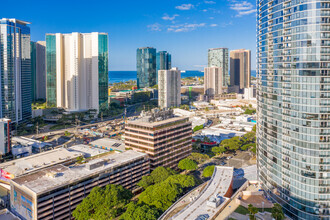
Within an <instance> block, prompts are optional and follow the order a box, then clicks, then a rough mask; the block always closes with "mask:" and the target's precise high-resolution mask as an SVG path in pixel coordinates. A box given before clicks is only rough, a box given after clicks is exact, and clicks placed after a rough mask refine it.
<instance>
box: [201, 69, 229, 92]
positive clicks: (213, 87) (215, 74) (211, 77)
mask: <svg viewBox="0 0 330 220" xmlns="http://www.w3.org/2000/svg"><path fill="white" fill-rule="evenodd" d="M223 80H224V78H223V74H222V68H220V67H206V68H204V93H205V95H207V96H208V97H214V96H215V95H220V94H222V93H223V92H224V86H223Z"/></svg>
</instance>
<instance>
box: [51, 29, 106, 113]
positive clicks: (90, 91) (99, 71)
mask: <svg viewBox="0 0 330 220" xmlns="http://www.w3.org/2000/svg"><path fill="white" fill-rule="evenodd" d="M46 64H47V65H46V71H47V91H46V93H47V105H48V106H55V107H62V108H65V109H67V110H69V111H84V110H89V109H95V110H97V111H102V110H103V109H105V108H107V107H108V34H106V33H98V32H93V33H87V34H81V33H72V34H59V33H57V34H47V35H46Z"/></svg>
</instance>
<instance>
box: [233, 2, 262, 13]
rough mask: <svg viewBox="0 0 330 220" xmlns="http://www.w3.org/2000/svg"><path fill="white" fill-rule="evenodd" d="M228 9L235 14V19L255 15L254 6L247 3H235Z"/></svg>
mask: <svg viewBox="0 0 330 220" xmlns="http://www.w3.org/2000/svg"><path fill="white" fill-rule="evenodd" d="M230 9H232V10H234V11H236V12H237V15H236V17H241V16H243V15H249V14H252V13H255V12H256V11H257V10H256V9H255V8H254V5H253V4H251V3H250V2H247V1H242V2H236V1H234V3H233V4H231V5H230Z"/></svg>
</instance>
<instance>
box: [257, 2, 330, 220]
mask: <svg viewBox="0 0 330 220" xmlns="http://www.w3.org/2000/svg"><path fill="white" fill-rule="evenodd" d="M329 9H330V2H329V1H320V0H313V1H291V0H288V1H263V0H257V45H258V47H257V76H258V87H257V101H258V109H257V112H258V114H257V115H258V119H257V122H258V124H257V162H258V175H259V179H260V181H261V183H262V187H263V188H264V190H265V192H266V193H267V195H268V196H269V197H270V198H272V199H273V200H274V201H276V202H277V203H279V204H280V205H281V206H282V207H283V210H284V211H285V214H287V215H288V216H289V217H290V218H291V219H299V220H300V219H308V220H319V219H330V105H329V103H330V57H329V52H330V47H329V46H330V41H329V30H330V14H329Z"/></svg>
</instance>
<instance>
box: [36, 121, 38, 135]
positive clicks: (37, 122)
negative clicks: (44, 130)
mask: <svg viewBox="0 0 330 220" xmlns="http://www.w3.org/2000/svg"><path fill="white" fill-rule="evenodd" d="M36 129H37V135H38V134H39V123H38V122H37V125H36Z"/></svg>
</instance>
